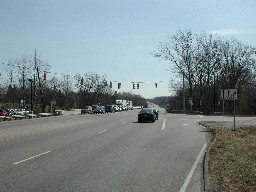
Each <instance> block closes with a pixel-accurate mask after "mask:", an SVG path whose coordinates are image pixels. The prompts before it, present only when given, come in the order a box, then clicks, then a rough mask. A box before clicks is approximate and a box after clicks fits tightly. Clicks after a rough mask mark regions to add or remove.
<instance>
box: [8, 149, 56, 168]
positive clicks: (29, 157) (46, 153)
mask: <svg viewBox="0 0 256 192" xmlns="http://www.w3.org/2000/svg"><path fill="white" fill-rule="evenodd" d="M50 152H51V151H46V152H44V153H41V154H39V155H35V156H33V157H29V158H27V159H24V160H21V161H18V162H16V163H13V164H14V165H17V164H20V163H22V162H25V161H28V160H30V159H34V158H36V157H39V156H42V155H45V154H47V153H50Z"/></svg>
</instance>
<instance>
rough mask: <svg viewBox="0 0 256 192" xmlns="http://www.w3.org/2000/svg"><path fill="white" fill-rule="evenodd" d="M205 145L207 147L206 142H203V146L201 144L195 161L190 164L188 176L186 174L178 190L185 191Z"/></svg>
mask: <svg viewBox="0 0 256 192" xmlns="http://www.w3.org/2000/svg"><path fill="white" fill-rule="evenodd" d="M206 147H207V144H206V143H205V144H204V146H203V148H202V149H201V151H200V153H199V154H198V156H197V158H196V161H195V162H194V165H193V166H192V168H191V170H190V172H189V174H188V176H187V178H186V180H185V182H184V184H183V185H182V187H181V188H180V192H185V191H186V189H187V186H188V184H189V182H190V180H191V178H192V176H193V174H194V172H195V169H196V167H197V164H198V163H199V161H200V159H201V156H202V155H203V153H204V151H205V149H206Z"/></svg>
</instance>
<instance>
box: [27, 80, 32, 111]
mask: <svg viewBox="0 0 256 192" xmlns="http://www.w3.org/2000/svg"><path fill="white" fill-rule="evenodd" d="M28 81H29V82H30V106H31V112H32V113H33V87H32V83H33V79H28Z"/></svg>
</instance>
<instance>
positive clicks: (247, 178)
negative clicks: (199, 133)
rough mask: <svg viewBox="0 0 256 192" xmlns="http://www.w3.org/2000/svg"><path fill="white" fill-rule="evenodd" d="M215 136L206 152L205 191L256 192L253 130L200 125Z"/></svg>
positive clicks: (212, 124) (219, 125) (221, 125)
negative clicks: (207, 177)
mask: <svg viewBox="0 0 256 192" xmlns="http://www.w3.org/2000/svg"><path fill="white" fill-rule="evenodd" d="M201 124H202V125H204V126H205V127H207V128H209V129H210V131H212V133H213V135H214V136H215V142H214V144H213V145H212V147H211V150H210V152H209V163H208V176H209V191H212V192H215V191H216V192H217V191H218V192H219V191H222V192H225V191H229V192H230V191H232V192H238V191H239V192H240V191H242V192H251V191H256V126H239V127H237V128H236V130H235V131H233V128H232V127H230V126H227V125H225V124H220V123H217V124H216V123H213V122H209V123H207V122H201Z"/></svg>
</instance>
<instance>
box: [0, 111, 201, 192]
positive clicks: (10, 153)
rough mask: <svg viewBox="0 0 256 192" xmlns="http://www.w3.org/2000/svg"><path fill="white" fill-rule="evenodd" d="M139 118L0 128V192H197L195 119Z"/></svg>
mask: <svg viewBox="0 0 256 192" xmlns="http://www.w3.org/2000/svg"><path fill="white" fill-rule="evenodd" d="M137 113H138V110H133V111H126V112H118V113H114V114H111V113H108V114H98V115H96V114H95V115H87V114H86V115H72V116H53V117H44V118H35V119H30V120H16V121H10V122H1V123H0V191H1V192H2V191H3V192H5V191H31V192H32V191H33V192H34V191H97V192H99V191H127V192H130V191H143V192H145V191H152V192H156V191H168V192H169V191H180V192H183V191H200V189H201V187H202V186H201V185H202V183H201V180H202V178H201V177H202V170H201V164H202V161H201V157H202V152H203V151H204V149H205V146H206V145H205V143H206V138H205V130H204V128H203V127H200V126H199V125H197V124H196V123H195V122H196V121H198V120H200V118H201V117H200V116H198V115H183V114H166V113H164V110H163V109H160V113H159V120H157V121H156V122H155V123H137Z"/></svg>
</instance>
